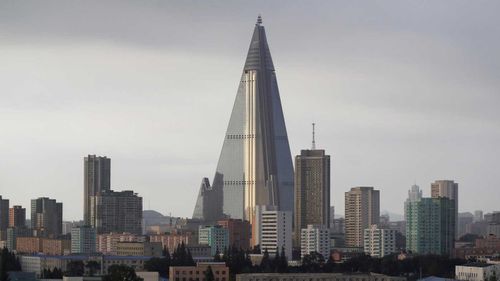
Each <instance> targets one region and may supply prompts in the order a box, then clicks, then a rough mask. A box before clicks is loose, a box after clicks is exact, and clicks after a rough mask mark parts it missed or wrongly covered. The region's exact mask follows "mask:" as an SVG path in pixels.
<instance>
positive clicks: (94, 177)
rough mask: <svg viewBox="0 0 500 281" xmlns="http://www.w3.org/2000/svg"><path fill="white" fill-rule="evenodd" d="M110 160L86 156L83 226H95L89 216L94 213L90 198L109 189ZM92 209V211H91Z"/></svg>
mask: <svg viewBox="0 0 500 281" xmlns="http://www.w3.org/2000/svg"><path fill="white" fill-rule="evenodd" d="M110 175H111V159H109V158H107V157H106V156H104V157H102V156H95V155H88V156H87V157H85V158H84V166H83V189H84V191H83V192H84V194H83V221H84V224H85V225H96V222H95V221H91V217H90V214H91V212H95V206H93V205H91V202H90V201H91V197H92V196H96V195H98V194H99V193H100V192H101V191H104V190H110V189H111V177H110ZM93 209H94V210H93Z"/></svg>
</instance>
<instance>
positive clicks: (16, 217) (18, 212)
mask: <svg viewBox="0 0 500 281" xmlns="http://www.w3.org/2000/svg"><path fill="white" fill-rule="evenodd" d="M25 226H26V209H25V208H23V207H22V206H13V207H12V208H10V209H9V227H25Z"/></svg>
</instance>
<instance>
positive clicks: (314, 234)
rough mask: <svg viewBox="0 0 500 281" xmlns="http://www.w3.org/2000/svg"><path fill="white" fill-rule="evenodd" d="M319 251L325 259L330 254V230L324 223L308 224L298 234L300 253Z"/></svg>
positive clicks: (302, 255) (306, 253) (303, 254)
mask: <svg viewBox="0 0 500 281" xmlns="http://www.w3.org/2000/svg"><path fill="white" fill-rule="evenodd" d="M311 252H317V253H320V254H321V255H322V256H323V258H325V260H328V257H329V256H330V230H329V229H328V227H327V226H326V225H323V226H319V225H308V226H307V228H303V229H302V231H301V235H300V255H301V257H304V256H305V255H308V254H310V253H311Z"/></svg>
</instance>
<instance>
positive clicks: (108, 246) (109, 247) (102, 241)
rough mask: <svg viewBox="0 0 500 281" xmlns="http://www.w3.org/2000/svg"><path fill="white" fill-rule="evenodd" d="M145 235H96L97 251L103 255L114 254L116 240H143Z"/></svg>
mask: <svg viewBox="0 0 500 281" xmlns="http://www.w3.org/2000/svg"><path fill="white" fill-rule="evenodd" d="M145 241H146V236H142V235H137V234H132V233H114V232H112V233H107V234H99V235H97V252H99V253H102V254H105V255H116V243H118V242H145Z"/></svg>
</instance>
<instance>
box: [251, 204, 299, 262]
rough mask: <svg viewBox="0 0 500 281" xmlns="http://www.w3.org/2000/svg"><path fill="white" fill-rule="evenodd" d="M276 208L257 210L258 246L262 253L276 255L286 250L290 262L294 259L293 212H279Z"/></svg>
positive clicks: (258, 208) (259, 207)
mask: <svg viewBox="0 0 500 281" xmlns="http://www.w3.org/2000/svg"><path fill="white" fill-rule="evenodd" d="M276 209H277V208H276V207H275V206H257V207H256V208H255V225H254V226H253V227H254V228H255V232H254V233H256V234H257V235H256V237H255V243H256V245H260V248H261V250H262V251H264V250H266V249H267V251H268V252H269V254H271V255H274V254H276V249H278V251H280V253H281V248H284V250H285V255H286V257H287V259H288V260H290V259H291V258H292V212H290V211H278V210H276Z"/></svg>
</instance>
